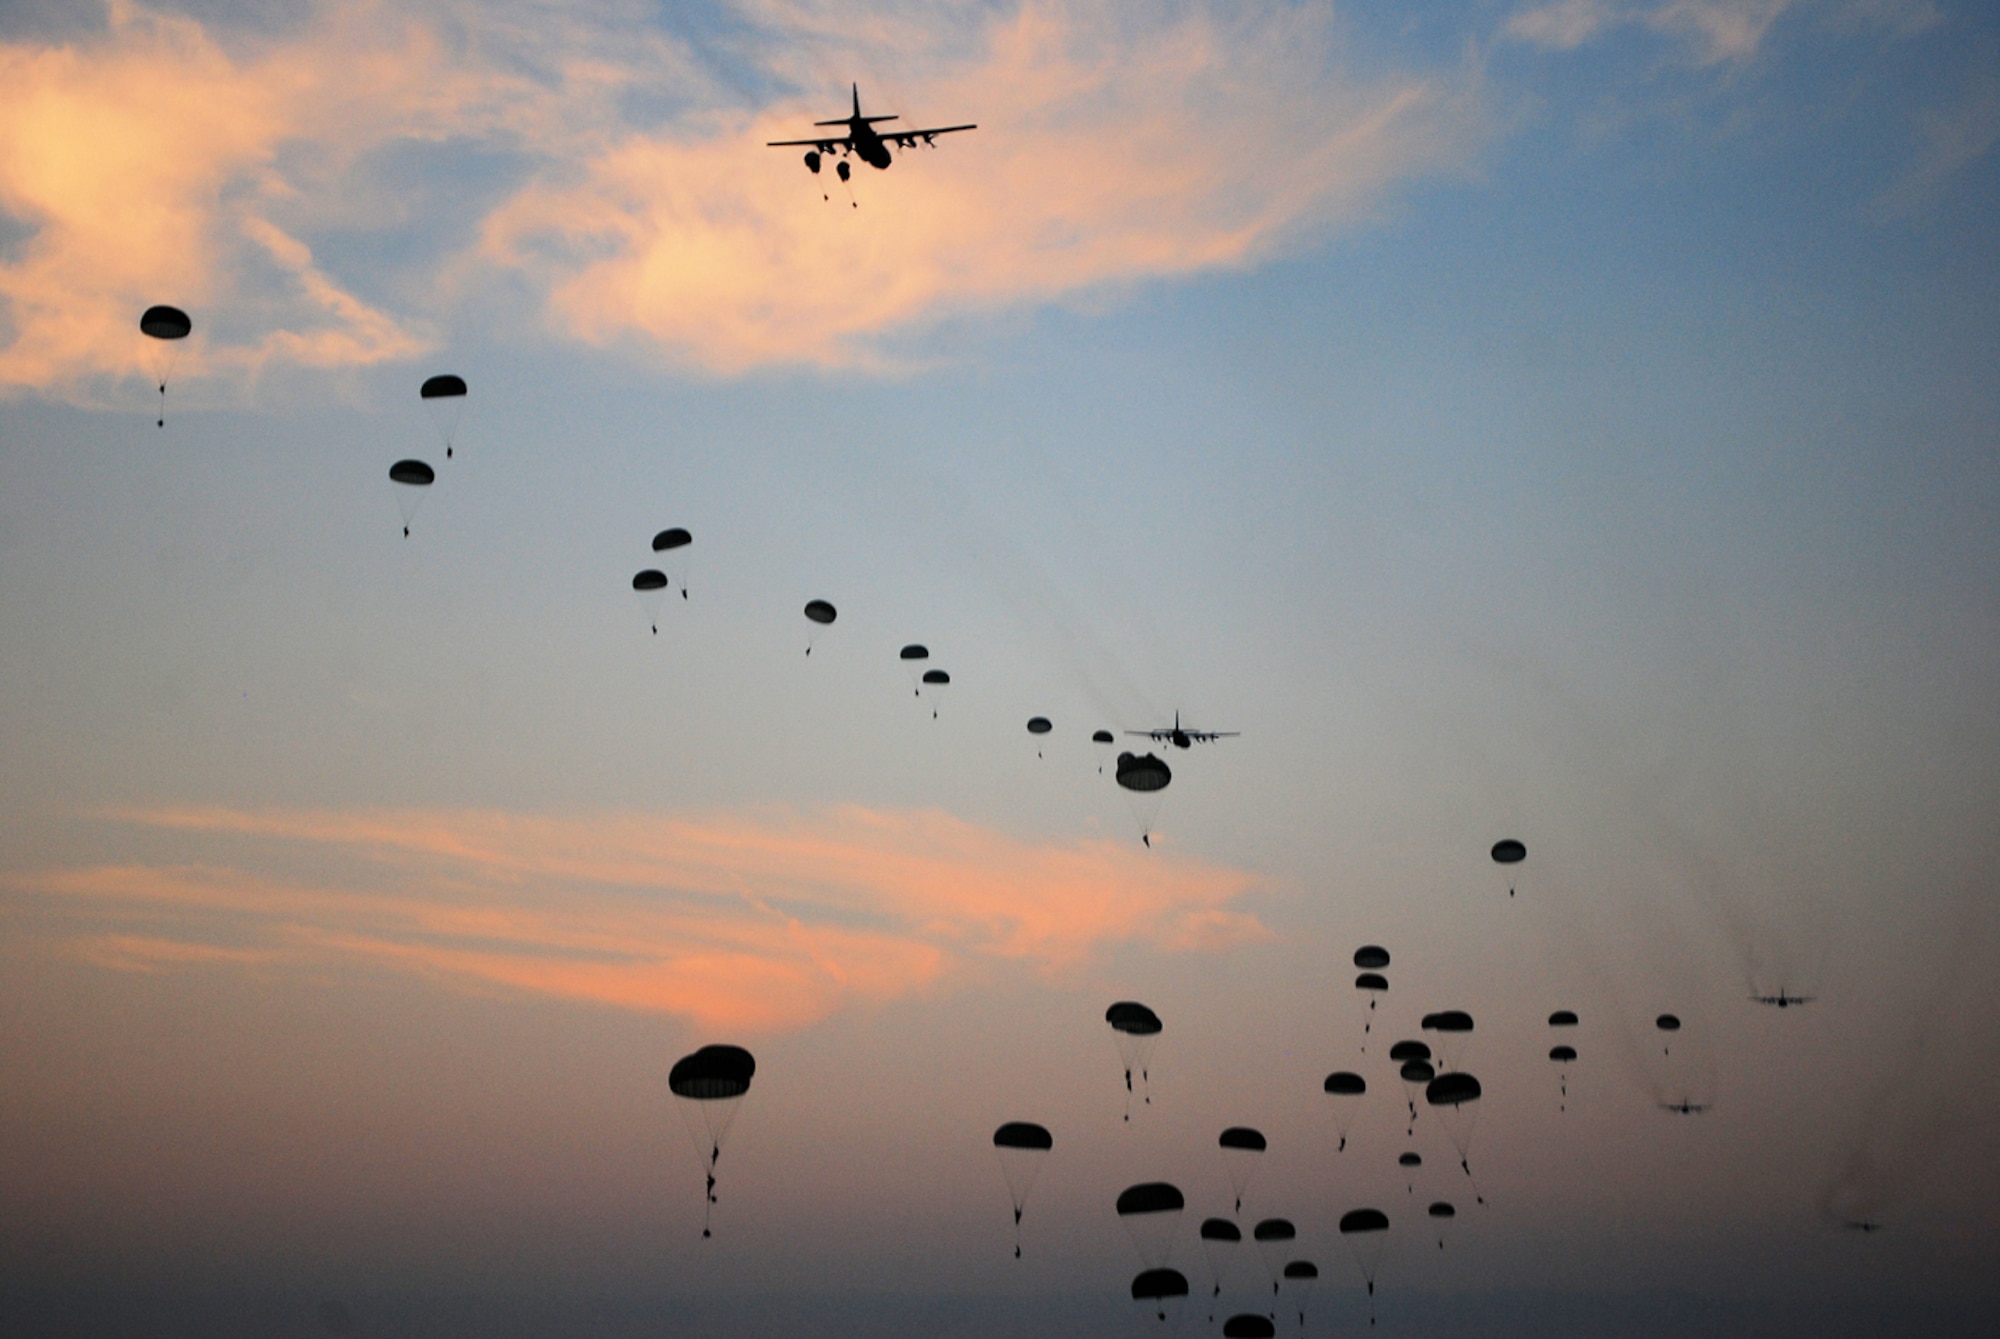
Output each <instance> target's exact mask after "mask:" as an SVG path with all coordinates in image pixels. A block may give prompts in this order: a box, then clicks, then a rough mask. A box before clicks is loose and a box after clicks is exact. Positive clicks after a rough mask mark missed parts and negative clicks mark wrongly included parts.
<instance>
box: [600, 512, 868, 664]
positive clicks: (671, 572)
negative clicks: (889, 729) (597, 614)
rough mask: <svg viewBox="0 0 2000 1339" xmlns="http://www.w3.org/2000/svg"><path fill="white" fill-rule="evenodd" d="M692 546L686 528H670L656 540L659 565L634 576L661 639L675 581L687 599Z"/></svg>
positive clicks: (648, 618)
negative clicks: (662, 612)
mask: <svg viewBox="0 0 2000 1339" xmlns="http://www.w3.org/2000/svg"><path fill="white" fill-rule="evenodd" d="M693 543H694V536H693V535H692V534H690V533H688V531H687V530H686V529H685V528H684V527H682V526H678V525H675V526H669V527H668V528H667V529H665V530H662V531H660V532H659V533H658V534H656V535H654V536H653V561H655V562H657V563H658V564H660V565H659V566H658V567H644V568H641V569H639V570H638V571H637V572H634V573H633V574H632V590H633V592H634V593H635V594H637V595H638V597H639V604H640V607H641V608H643V609H644V610H645V611H646V621H647V622H648V623H650V624H652V626H653V635H654V636H655V637H657V636H659V635H660V607H661V606H662V605H663V604H665V603H666V598H667V592H668V591H670V590H672V589H673V588H674V584H675V582H676V581H678V582H679V583H680V588H681V598H682V599H683V600H685V599H686V598H687V558H688V552H687V551H688V546H689V545H691V544H693ZM831 621H832V620H831V619H829V620H828V622H831Z"/></svg>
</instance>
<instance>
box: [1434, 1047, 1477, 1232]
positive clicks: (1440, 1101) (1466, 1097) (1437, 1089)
mask: <svg viewBox="0 0 2000 1339" xmlns="http://www.w3.org/2000/svg"><path fill="white" fill-rule="evenodd" d="M1479 1093H1480V1088H1479V1080H1478V1079H1475V1078H1473V1077H1472V1075H1470V1074H1467V1073H1466V1072H1465V1071H1463V1070H1458V1071H1455V1072H1453V1073H1450V1074H1440V1075H1438V1076H1437V1077H1436V1078H1435V1079H1432V1080H1431V1082H1430V1085H1429V1086H1428V1087H1426V1088H1425V1089H1424V1101H1426V1102H1428V1103H1430V1104H1431V1106H1433V1107H1436V1108H1440V1109H1441V1114H1442V1116H1443V1119H1444V1123H1445V1130H1446V1132H1447V1133H1448V1134H1450V1135H1451V1142H1452V1144H1453V1145H1454V1146H1455V1147H1456V1148H1457V1149H1458V1165H1459V1168H1460V1169H1461V1170H1463V1171H1464V1173H1465V1179H1466V1180H1468V1181H1472V1197H1473V1198H1474V1199H1476V1200H1478V1201H1479V1202H1480V1203H1481V1204H1484V1203H1486V1196H1485V1195H1484V1194H1483V1193H1481V1191H1480V1189H1479V1182H1477V1181H1475V1180H1473V1177H1472V1163H1471V1162H1470V1161H1469V1158H1470V1156H1471V1154H1470V1150H1471V1147H1472V1126H1473V1122H1474V1120H1475V1119H1476V1118H1477V1116H1478V1108H1477V1107H1476V1106H1475V1105H1474V1103H1476V1102H1478V1101H1479Z"/></svg>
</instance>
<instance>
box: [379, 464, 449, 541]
mask: <svg viewBox="0 0 2000 1339" xmlns="http://www.w3.org/2000/svg"><path fill="white" fill-rule="evenodd" d="M436 481H437V471H436V470H434V469H432V468H431V467H430V466H428V465H426V464H424V462H423V461H421V460H399V461H397V462H396V463H395V464H393V465H391V466H390V467H389V482H390V483H392V484H395V485H396V507H397V510H399V511H401V512H402V513H403V538H404V539H408V538H409V537H410V522H411V521H413V520H415V519H416V517H417V508H418V507H421V506H422V505H423V504H424V494H425V493H427V492H429V491H430V486H431V485H432V484H433V483H435V482H436Z"/></svg>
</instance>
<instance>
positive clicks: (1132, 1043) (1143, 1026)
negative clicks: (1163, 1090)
mask: <svg viewBox="0 0 2000 1339" xmlns="http://www.w3.org/2000/svg"><path fill="white" fill-rule="evenodd" d="M1104 1021H1105V1022H1107V1023H1109V1024H1111V1031H1112V1034H1113V1036H1112V1039H1113V1040H1114V1041H1116V1042H1117V1043H1118V1058H1119V1060H1120V1061H1122V1062H1123V1063H1124V1065H1125V1119H1126V1120H1131V1119H1132V1071H1133V1070H1135V1069H1136V1070H1138V1071H1139V1082H1140V1083H1142V1084H1143V1083H1146V1082H1148V1081H1149V1080H1150V1078H1151V1077H1152V1076H1151V1075H1150V1074H1149V1073H1148V1072H1147V1069H1146V1064H1147V1060H1148V1059H1149V1057H1151V1055H1152V1053H1153V1039H1154V1038H1155V1037H1157V1036H1159V1035H1160V1026H1161V1025H1160V1016H1159V1015H1158V1014H1156V1013H1154V1012H1153V1011H1152V1010H1151V1009H1148V1008H1147V1007H1146V1006H1145V1005H1143V1004H1140V1003H1137V1002H1136V1001H1133V1000H1120V1001H1118V1003H1116V1004H1114V1005H1112V1006H1111V1007H1110V1008H1109V1009H1106V1010H1105V1011H1104ZM1152 1100H1153V1096H1152V1094H1151V1093H1150V1092H1149V1093H1147V1094H1146V1101H1147V1103H1148V1104H1150V1103H1151V1102H1152Z"/></svg>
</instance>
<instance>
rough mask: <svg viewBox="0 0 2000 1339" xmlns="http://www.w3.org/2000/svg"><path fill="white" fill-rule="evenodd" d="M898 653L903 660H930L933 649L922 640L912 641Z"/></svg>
mask: <svg viewBox="0 0 2000 1339" xmlns="http://www.w3.org/2000/svg"><path fill="white" fill-rule="evenodd" d="M896 655H897V657H898V658H899V659H902V660H929V659H930V658H931V649H930V648H929V647H928V646H925V645H924V644H923V643H921V642H911V643H910V644H909V645H908V646H906V647H904V648H903V649H902V650H900V651H898V652H897V653H896Z"/></svg>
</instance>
